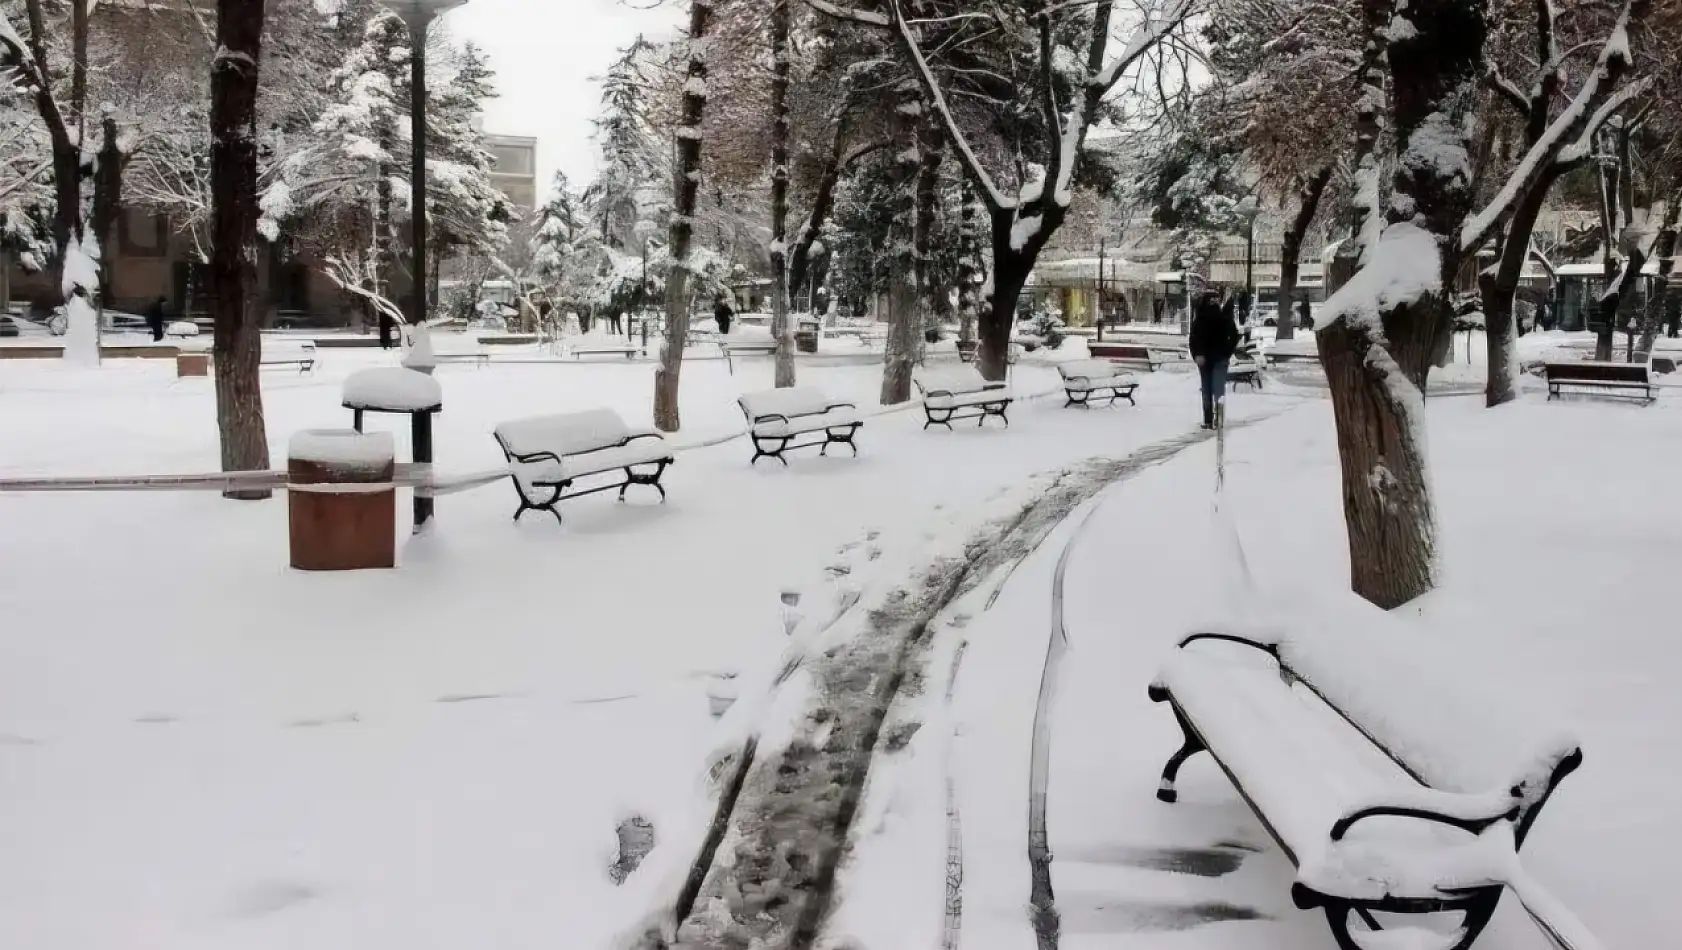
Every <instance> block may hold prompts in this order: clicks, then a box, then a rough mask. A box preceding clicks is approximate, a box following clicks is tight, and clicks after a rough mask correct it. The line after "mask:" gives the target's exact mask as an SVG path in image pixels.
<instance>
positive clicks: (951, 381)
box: [912, 366, 1011, 409]
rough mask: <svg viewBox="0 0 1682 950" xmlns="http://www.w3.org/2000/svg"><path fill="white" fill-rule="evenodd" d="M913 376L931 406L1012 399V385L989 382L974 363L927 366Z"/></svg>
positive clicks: (940, 407) (994, 403)
mask: <svg viewBox="0 0 1682 950" xmlns="http://www.w3.org/2000/svg"><path fill="white" fill-rule="evenodd" d="M912 379H913V380H915V381H916V383H917V388H918V389H921V390H922V391H923V404H924V405H925V406H927V407H928V408H930V409H959V408H963V407H965V406H993V405H998V404H1000V403H1008V402H1010V401H1011V393H1010V387H1009V386H1007V385H1005V384H1004V383H995V382H989V381H988V380H987V379H985V378H984V377H983V376H982V375H981V371H980V370H978V369H976V368H975V367H973V366H942V367H936V368H927V367H924V368H920V369H918V370H917V371H916V373H914V374H913V376H912Z"/></svg>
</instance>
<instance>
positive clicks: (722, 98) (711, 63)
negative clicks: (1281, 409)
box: [549, 0, 1682, 606]
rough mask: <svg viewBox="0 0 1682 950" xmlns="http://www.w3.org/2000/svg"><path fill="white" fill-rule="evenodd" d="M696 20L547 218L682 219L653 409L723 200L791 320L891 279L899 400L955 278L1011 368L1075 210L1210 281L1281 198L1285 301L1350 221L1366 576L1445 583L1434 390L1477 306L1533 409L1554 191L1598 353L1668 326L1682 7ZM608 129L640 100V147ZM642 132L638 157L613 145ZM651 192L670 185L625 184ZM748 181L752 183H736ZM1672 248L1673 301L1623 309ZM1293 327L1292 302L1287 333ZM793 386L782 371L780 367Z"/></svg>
mask: <svg viewBox="0 0 1682 950" xmlns="http://www.w3.org/2000/svg"><path fill="white" fill-rule="evenodd" d="M690 10H691V18H690V24H689V32H688V36H687V38H686V40H685V41H684V42H682V43H680V44H675V45H674V46H673V47H670V48H667V49H662V50H652V49H648V48H644V49H641V50H640V54H641V55H643V56H644V61H645V63H646V64H647V65H648V69H647V70H646V71H645V72H644V73H643V75H642V78H641V79H640V80H639V81H638V82H636V83H634V84H632V85H633V86H634V88H636V89H639V90H641V91H642V93H643V95H642V98H640V99H639V100H637V101H638V102H639V105H637V106H636V107H634V108H632V107H624V106H620V107H614V106H613V104H612V103H610V104H609V105H610V108H609V109H608V110H607V112H606V113H605V114H604V123H603V126H602V129H601V133H602V134H601V142H602V144H603V146H604V151H605V153H606V155H605V158H606V167H607V168H608V173H606V174H604V176H603V179H602V180H601V181H598V183H597V185H596V186H595V187H594V188H593V189H592V190H587V191H586V192H585V195H586V196H589V197H588V198H587V200H586V201H585V202H584V204H585V205H587V206H588V208H589V210H588V212H587V215H580V214H578V213H576V212H574V213H571V214H570V217H569V215H563V214H556V215H552V216H550V219H549V220H551V221H561V220H567V221H570V222H571V223H570V224H569V225H568V226H567V228H566V230H567V233H568V234H569V235H571V236H574V237H575V236H576V235H577V234H579V233H582V232H584V231H585V230H587V229H586V228H584V227H582V226H580V225H581V224H582V223H583V219H584V218H585V217H587V218H588V220H589V221H590V222H591V228H590V229H591V230H597V231H598V233H599V234H600V237H601V239H602V241H603V242H604V243H605V244H608V245H610V246H611V245H613V244H614V243H615V241H616V240H620V241H622V239H618V238H616V237H615V231H616V229H618V230H622V228H623V225H622V224H616V222H622V221H626V220H638V221H646V222H650V223H651V224H653V226H656V227H662V228H664V229H666V230H667V231H668V232H669V233H668V235H667V237H666V239H665V240H664V241H657V242H656V243H657V244H660V245H661V246H662V248H663V253H664V255H665V257H664V261H663V264H664V266H663V267H662V270H663V271H664V270H669V271H670V277H669V279H668V280H667V281H666V282H665V284H664V287H665V291H666V294H667V307H668V325H669V326H671V327H673V328H674V329H675V331H676V332H674V333H672V334H669V335H668V348H667V350H666V351H665V353H664V357H663V359H664V365H663V367H662V371H661V373H660V375H659V378H658V381H657V383H656V388H657V393H656V405H657V407H658V411H657V418H658V420H659V424H660V425H661V426H662V427H665V428H674V427H676V425H677V423H678V419H677V414H676V399H675V393H676V385H677V378H678V374H679V372H680V370H681V355H682V353H681V345H680V343H681V333H682V328H683V327H684V326H686V325H687V316H688V313H689V303H690V294H689V286H690V284H689V280H690V276H689V275H690V274H692V273H693V272H694V270H695V268H694V266H693V263H694V260H695V258H694V257H693V253H694V242H695V240H696V238H697V236H698V235H699V236H701V237H702V238H703V240H705V239H710V238H712V237H713V236H714V235H713V234H711V233H709V232H708V231H707V229H706V223H707V222H708V221H709V220H716V221H723V220H725V219H730V220H732V221H733V222H734V227H735V228H736V230H737V232H738V233H739V232H740V230H741V225H742V224H744V222H743V220H742V216H743V212H744V210H746V211H749V212H751V215H750V216H749V217H750V218H753V219H756V220H749V221H747V222H745V224H746V225H747V227H746V231H747V233H748V234H750V235H752V236H755V237H757V238H758V240H757V242H752V241H750V242H748V243H749V244H750V245H751V244H755V243H757V245H758V246H759V247H761V248H763V249H764V250H765V257H766V258H767V260H764V261H762V262H761V261H753V260H751V256H750V260H749V263H751V264H757V265H759V266H760V267H761V268H762V269H763V270H764V271H766V272H768V273H770V274H771V275H772V279H773V290H774V297H773V299H774V302H775V311H776V318H777V330H778V335H779V338H783V337H784V336H785V335H786V331H787V320H786V318H785V317H784V314H785V313H786V311H787V307H788V300H789V299H790V298H791V297H794V298H798V297H799V295H800V294H801V293H802V291H803V290H804V289H805V288H807V287H808V286H811V285H813V284H814V283H815V284H819V285H825V286H827V287H829V288H830V289H832V290H834V291H836V296H838V297H850V296H853V295H855V294H857V295H859V296H864V295H869V294H874V293H877V292H881V291H885V292H886V294H887V299H888V301H889V315H890V316H889V319H890V323H891V325H892V330H891V336H890V342H889V347H888V354H887V357H886V360H887V365H886V366H885V370H884V380H883V399H884V401H888V402H896V401H902V400H904V399H905V398H907V397H908V395H909V392H908V389H909V368H910V358H911V352H912V348H913V346H914V344H915V340H916V337H917V333H918V331H919V330H920V328H921V326H922V321H923V320H925V319H927V318H928V316H929V315H930V314H937V313H940V311H942V310H943V309H944V308H946V307H947V306H948V302H949V301H950V300H953V299H957V300H958V301H960V304H959V306H960V309H961V311H962V312H961V314H960V317H961V325H962V326H963V327H964V337H965V338H971V333H972V332H973V334H974V336H973V338H975V339H978V342H979V346H980V361H981V367H982V369H983V372H984V373H986V374H987V375H989V376H991V377H995V378H997V377H999V376H1001V375H1002V374H1003V372H1004V364H1005V356H1006V348H1007V344H1008V340H1009V335H1010V328H1011V324H1012V322H1013V318H1014V314H1015V311H1016V305H1017V300H1018V296H1019V295H1020V293H1021V291H1022V288H1023V286H1024V283H1025V281H1026V279H1027V277H1028V275H1029V272H1030V271H1031V269H1032V268H1033V266H1034V264H1035V262H1036V260H1037V259H1038V256H1039V255H1040V253H1041V252H1042V251H1043V250H1044V249H1045V247H1046V245H1047V243H1048V242H1049V241H1051V240H1052V239H1053V237H1054V235H1055V233H1056V232H1057V230H1058V229H1059V227H1060V226H1061V225H1062V224H1063V223H1064V222H1065V221H1066V220H1068V219H1069V218H1070V212H1071V207H1072V206H1074V205H1075V204H1076V203H1089V202H1090V203H1092V204H1095V205H1096V204H1101V203H1105V202H1118V203H1120V204H1122V205H1123V206H1128V205H1131V206H1132V207H1134V208H1143V209H1146V210H1148V211H1149V212H1150V213H1151V216H1152V217H1153V218H1154V219H1155V220H1156V223H1157V224H1159V225H1161V226H1164V227H1166V228H1168V229H1169V230H1170V231H1171V233H1172V235H1173V238H1174V241H1175V243H1176V246H1175V250H1176V251H1177V252H1179V253H1180V255H1181V256H1182V257H1183V258H1185V259H1187V260H1188V261H1189V262H1190V264H1191V269H1193V270H1194V271H1196V270H1198V269H1199V267H1200V266H1201V265H1202V264H1203V262H1204V260H1205V259H1206V257H1207V255H1206V254H1205V253H1204V252H1205V251H1207V250H1208V249H1209V247H1210V246H1211V244H1212V238H1213V236H1216V235H1219V234H1222V233H1233V232H1235V231H1239V230H1241V229H1242V227H1243V226H1244V225H1245V223H1246V222H1253V221H1254V220H1255V216H1256V215H1257V213H1258V212H1259V211H1260V210H1261V209H1264V208H1271V209H1275V215H1276V216H1277V217H1280V218H1282V219H1283V220H1284V222H1285V227H1284V234H1283V245H1284V247H1283V251H1284V253H1283V259H1284V264H1283V268H1282V269H1283V274H1282V279H1281V284H1282V287H1281V299H1282V300H1283V301H1289V300H1291V299H1292V297H1293V294H1294V292H1295V284H1296V281H1297V276H1298V275H1297V273H1296V262H1297V260H1298V257H1299V254H1300V252H1301V250H1302V248H1304V247H1305V246H1307V242H1310V241H1314V240H1319V239H1321V238H1326V239H1328V240H1332V241H1336V242H1337V251H1336V254H1335V259H1334V260H1333V261H1332V262H1331V266H1330V270H1331V282H1332V284H1333V285H1334V286H1337V287H1340V288H1341V289H1340V290H1339V291H1338V292H1337V293H1336V294H1335V295H1334V296H1333V298H1332V299H1331V300H1330V301H1329V302H1328V314H1327V317H1328V319H1327V321H1326V322H1328V323H1329V324H1330V325H1329V326H1327V327H1324V328H1323V330H1322V332H1321V333H1320V334H1319V342H1320V350H1321V354H1322V360H1323V362H1324V364H1325V366H1326V369H1327V373H1328V377H1329V379H1330V381H1331V384H1332V392H1333V397H1334V398H1333V402H1334V407H1335V409H1336V416H1337V420H1338V429H1339V443H1340V446H1341V449H1342V454H1343V469H1344V498H1345V507H1346V514H1347V516H1348V522H1349V528H1350V549H1351V553H1352V557H1353V561H1354V578H1353V583H1354V587H1355V589H1356V590H1357V591H1358V592H1359V593H1361V594H1363V595H1364V596H1366V597H1368V598H1369V599H1371V600H1373V601H1374V602H1376V603H1379V604H1382V605H1385V606H1394V605H1397V604H1401V603H1405V602H1407V601H1408V600H1411V599H1412V598H1414V597H1416V596H1418V595H1419V594H1420V593H1423V592H1424V591H1425V590H1428V589H1429V588H1430V587H1431V585H1432V584H1433V583H1434V571H1435V567H1434V564H1435V549H1434V537H1435V528H1434V507H1433V502H1432V498H1431V494H1430V488H1429V479H1428V476H1427V473H1426V470H1425V460H1424V451H1423V449H1424V417H1423V405H1424V404H1423V393H1424V391H1425V386H1426V381H1427V378H1428V376H1429V373H1430V371H1431V369H1432V368H1433V367H1434V366H1435V365H1438V364H1439V363H1440V362H1442V361H1443V360H1444V359H1446V358H1447V356H1448V353H1449V340H1450V335H1451V333H1452V328H1453V326H1454V322H1455V319H1456V318H1457V316H1459V315H1461V314H1463V313H1464V312H1466V311H1467V310H1470V309H1479V310H1481V311H1482V312H1483V314H1484V316H1485V320H1486V322H1487V325H1488V328H1489V333H1488V341H1489V342H1488V345H1489V348H1490V354H1489V355H1490V367H1491V369H1490V379H1489V384H1488V392H1487V399H1488V402H1489V404H1490V405H1492V406H1494V405H1499V404H1501V403H1504V402H1506V401H1509V400H1511V399H1512V398H1513V394H1514V387H1513V378H1514V373H1515V371H1516V367H1515V365H1514V363H1515V361H1514V355H1513V352H1514V351H1513V341H1514V338H1515V337H1516V335H1517V328H1516V322H1517V321H1516V320H1515V310H1516V306H1515V303H1516V301H1517V299H1518V296H1519V294H1520V288H1521V277H1522V275H1523V273H1524V269H1525V267H1526V264H1527V262H1531V261H1539V262H1540V263H1541V265H1542V266H1544V267H1551V266H1552V264H1551V262H1549V261H1548V260H1547V259H1546V255H1543V254H1541V253H1540V252H1539V250H1538V248H1537V247H1536V243H1535V241H1534V239H1533V237H1534V235H1533V232H1534V230H1535V227H1536V223H1537V221H1538V219H1539V218H1540V217H1541V215H1542V213H1543V211H1544V210H1545V209H1547V208H1548V207H1550V206H1555V207H1559V206H1569V205H1577V206H1585V207H1590V208H1593V209H1594V210H1595V211H1596V213H1597V214H1598V216H1599V218H1600V220H1601V229H1600V237H1601V245H1602V251H1601V253H1602V257H1603V260H1604V262H1605V267H1606V275H1607V283H1608V288H1609V289H1608V291H1607V293H1606V294H1605V296H1604V297H1603V298H1602V299H1601V300H1600V301H1599V303H1598V306H1599V308H1600V310H1601V312H1602V313H1603V314H1606V315H1607V317H1608V319H1606V320H1605V321H1604V323H1605V325H1606V326H1607V329H1606V330H1605V331H1604V332H1603V335H1602V339H1601V349H1602V355H1603V356H1604V355H1609V351H1610V349H1611V339H1612V337H1611V329H1610V328H1611V327H1612V326H1621V325H1625V324H1627V323H1629V322H1631V321H1633V322H1634V324H1635V325H1637V326H1639V327H1641V328H1642V329H1644V330H1645V331H1646V332H1647V333H1649V334H1650V333H1651V332H1652V328H1653V327H1654V326H1655V325H1656V323H1657V317H1658V314H1659V308H1660V306H1661V301H1662V300H1663V297H1664V293H1665V284H1666V282H1667V281H1668V279H1669V277H1670V274H1671V273H1672V269H1673V267H1674V255H1675V250H1676V243H1677V231H1678V227H1677V224H1678V222H1677V218H1678V211H1677V209H1678V207H1679V205H1682V201H1679V200H1678V193H1679V191H1682V132H1679V127H1682V103H1679V102H1678V101H1677V96H1678V95H1679V93H1678V92H1677V90H1678V89H1682V74H1679V70H1682V57H1679V56H1677V54H1676V50H1677V49H1678V44H1679V42H1682V12H1679V11H1682V3H1679V0H1576V2H1573V3H1570V4H1567V5H1563V6H1562V5H1557V4H1555V3H1553V2H1551V0H1423V2H1422V3H1421V2H1410V3H1409V4H1406V5H1403V4H1399V3H1396V2H1394V0H1308V2H1303V0H1206V2H1205V3H1203V4H1200V5H1199V6H1198V7H1196V8H1195V9H1194V7H1193V6H1192V4H1191V3H1190V2H1182V0H1166V2H1165V3H1158V4H1156V5H1154V6H1150V7H1147V8H1144V9H1131V8H1130V9H1129V10H1127V11H1125V12H1123V11H1121V10H1118V9H1117V8H1116V6H1115V5H1114V4H1113V3H1110V2H1104V0H1095V2H1087V3H1077V4H1065V3H1044V2H1038V0H983V2H979V3H975V2H965V3H960V2H957V0H691V3H690ZM726 54H728V55H726ZM1199 75H1201V76H1204V77H1206V81H1193V78H1194V77H1196V76H1199ZM609 88H610V90H611V89H613V88H614V87H613V85H612V84H610V87H609ZM610 96H611V93H610ZM615 116H617V117H621V118H622V117H627V116H628V117H633V118H634V119H635V122H634V123H633V125H634V127H635V128H634V134H630V133H627V131H626V128H625V127H624V126H623V125H622V124H621V123H620V122H619V121H618V120H617V119H615V118H613V117H615ZM1094 130H1097V132H1098V133H1099V134H1097V135H1094V134H1093V133H1094ZM625 143H632V145H631V147H626V145H625ZM633 152H634V153H636V154H637V155H640V156H642V158H640V159H638V161H636V162H631V161H623V160H622V159H624V158H625V157H626V156H628V155H629V154H631V153H633ZM661 183H667V184H668V187H666V188H664V189H662V188H660V187H659V185H660V184H661ZM649 184H653V185H654V186H655V187H654V189H653V193H654V194H656V195H657V196H659V197H658V199H657V200H655V201H652V202H650V201H642V200H636V199H635V196H637V195H639V194H642V193H643V190H646V186H647V185H649ZM674 184H675V187H671V185H674ZM639 189H641V190H639ZM754 193H758V194H763V195H764V196H765V197H764V198H763V199H760V200H757V201H755V200H751V199H748V200H744V199H743V198H742V196H745V195H751V194H754ZM628 196H629V197H628ZM761 216H762V217H761ZM791 222H797V223H793V224H792V226H791ZM597 225H599V229H598V228H596V226H597ZM727 230H729V229H727V228H725V227H724V226H722V224H721V225H720V226H719V227H718V228H717V235H718V236H719V237H722V236H723V234H724V233H725V232H726V231H727ZM983 234H985V235H986V237H985V238H983V237H982V235H983ZM569 240H571V238H569ZM719 246H720V244H719V243H718V242H713V247H714V249H715V250H716V249H717V248H718V247H719ZM727 256H728V255H727ZM737 257H738V259H740V256H739V255H738V256H737ZM1654 258H1657V259H1658V260H1659V267H1658V274H1659V276H1658V280H1657V284H1658V286H1657V288H1656V292H1650V293H1648V294H1647V295H1646V298H1645V299H1646V301H1647V310H1646V312H1644V313H1640V314H1635V313H1632V309H1633V308H1634V307H1635V306H1636V303H1635V301H1636V300H1637V299H1638V297H1639V295H1638V294H1636V293H1635V292H1634V291H1635V289H1636V287H1637V286H1638V284H1637V282H1638V280H1639V275H1640V274H1641V271H1642V268H1643V265H1644V264H1645V263H1646V262H1647V261H1648V260H1652V259H1654ZM594 272H596V273H599V272H601V268H600V267H597V268H594ZM639 286H640V285H639ZM813 296H815V294H814V295H813ZM1293 316H1294V311H1293V309H1292V308H1291V307H1290V306H1288V305H1284V306H1281V308H1280V321H1281V324H1282V326H1281V330H1280V332H1281V336H1284V337H1289V336H1291V335H1292V334H1293V333H1294V330H1295V328H1294V326H1292V323H1293ZM971 328H973V331H972V329H971ZM778 381H779V383H781V384H786V383H789V382H792V361H788V362H787V364H786V366H780V367H779V373H778Z"/></svg>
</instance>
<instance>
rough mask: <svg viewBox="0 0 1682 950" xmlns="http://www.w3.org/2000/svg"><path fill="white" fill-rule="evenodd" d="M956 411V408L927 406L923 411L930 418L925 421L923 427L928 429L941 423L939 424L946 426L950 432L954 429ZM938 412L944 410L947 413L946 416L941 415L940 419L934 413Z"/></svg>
mask: <svg viewBox="0 0 1682 950" xmlns="http://www.w3.org/2000/svg"><path fill="white" fill-rule="evenodd" d="M955 411H956V410H952V409H930V408H928V407H926V406H925V407H924V408H923V413H924V415H927V416H928V417H929V418H928V421H927V422H925V423H923V428H925V429H927V428H928V427H929V426H936V425H939V426H945V427H946V429H947V431H948V432H950V431H951V430H952V413H953V412H955ZM937 412H944V413H946V414H945V415H944V416H941V417H940V418H939V419H936V418H935V417H934V414H935V413H937Z"/></svg>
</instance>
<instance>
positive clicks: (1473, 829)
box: [1332, 796, 1519, 841]
mask: <svg viewBox="0 0 1682 950" xmlns="http://www.w3.org/2000/svg"><path fill="white" fill-rule="evenodd" d="M1456 797H1459V796H1456ZM1518 812H1519V806H1518V802H1517V801H1516V800H1514V801H1512V802H1509V803H1508V804H1507V806H1506V808H1505V810H1503V811H1500V812H1496V813H1494V814H1478V815H1471V816H1468V815H1446V814H1443V813H1442V812H1438V811H1432V810H1431V809H1429V808H1422V807H1414V806H1408V805H1374V806H1372V807H1370V808H1362V809H1361V810H1359V811H1355V812H1351V813H1350V814H1347V815H1344V816H1343V817H1342V818H1339V819H1338V820H1337V823H1336V824H1334V825H1332V840H1333V841H1342V840H1343V836H1344V835H1346V834H1348V833H1349V829H1350V828H1351V827H1353V826H1354V825H1355V824H1356V823H1357V822H1359V821H1361V820H1362V819H1365V818H1381V817H1393V818H1420V819H1423V820H1425V821H1434V822H1436V823H1438V824H1441V825H1449V826H1451V827H1454V828H1459V829H1460V830H1461V831H1465V832H1469V833H1471V834H1477V833H1479V832H1481V831H1483V830H1484V829H1485V828H1488V827H1489V826H1490V825H1493V824H1495V823H1496V822H1498V821H1502V820H1506V821H1517V820H1518Z"/></svg>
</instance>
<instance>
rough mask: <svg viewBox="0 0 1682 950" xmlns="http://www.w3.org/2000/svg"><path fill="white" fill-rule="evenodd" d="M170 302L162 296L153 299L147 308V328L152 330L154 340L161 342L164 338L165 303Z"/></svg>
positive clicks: (154, 341)
mask: <svg viewBox="0 0 1682 950" xmlns="http://www.w3.org/2000/svg"><path fill="white" fill-rule="evenodd" d="M166 303H168V301H167V300H165V299H164V298H162V297H159V298H158V299H157V300H154V301H152V305H151V306H150V307H147V308H146V328H147V329H149V330H151V331H152V342H153V343H158V342H161V341H162V340H163V338H164V305H165V304H166Z"/></svg>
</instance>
